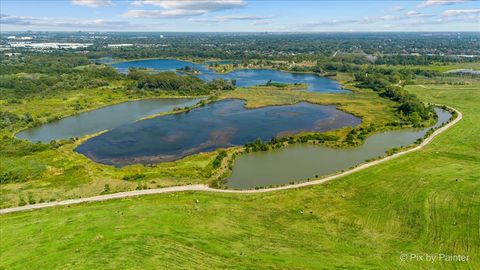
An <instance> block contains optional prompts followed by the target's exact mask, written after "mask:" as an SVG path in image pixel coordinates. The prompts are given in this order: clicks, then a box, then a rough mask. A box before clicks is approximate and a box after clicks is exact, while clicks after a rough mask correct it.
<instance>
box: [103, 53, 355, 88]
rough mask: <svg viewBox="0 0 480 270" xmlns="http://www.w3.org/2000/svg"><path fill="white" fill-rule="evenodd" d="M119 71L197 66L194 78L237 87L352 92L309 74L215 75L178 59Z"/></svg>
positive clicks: (241, 72)
mask: <svg viewBox="0 0 480 270" xmlns="http://www.w3.org/2000/svg"><path fill="white" fill-rule="evenodd" d="M112 66H113V67H115V68H117V69H118V70H119V71H120V72H127V71H128V69H129V68H132V67H133V68H147V69H153V70H156V71H176V70H177V69H179V68H183V67H185V66H190V67H194V68H196V69H197V70H199V71H200V74H198V75H195V76H197V77H199V78H200V79H203V80H213V79H226V80H231V79H235V80H236V83H237V86H239V87H247V86H253V85H265V84H266V83H267V82H268V81H269V80H272V81H274V82H280V83H289V84H291V83H307V84H308V90H309V91H313V92H326V93H328V92H333V93H342V92H350V91H348V90H344V89H342V87H341V86H340V84H339V83H338V82H337V81H335V80H332V79H329V78H326V77H321V76H317V75H315V74H308V73H290V72H284V71H278V70H271V69H242V70H235V71H232V72H229V73H225V74H220V73H216V72H214V71H212V70H210V69H208V68H207V67H206V65H202V64H195V63H191V62H187V61H181V60H175V59H151V60H139V61H130V62H121V63H116V64H112Z"/></svg>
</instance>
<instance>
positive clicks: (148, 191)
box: [0, 108, 463, 214]
mask: <svg viewBox="0 0 480 270" xmlns="http://www.w3.org/2000/svg"><path fill="white" fill-rule="evenodd" d="M452 109H453V108H452ZM453 110H454V111H456V112H457V114H458V116H457V118H455V119H454V120H453V121H451V122H450V123H448V124H446V125H445V126H443V127H441V128H439V129H437V130H435V132H433V133H432V134H431V135H430V136H429V137H428V138H426V139H425V140H423V142H422V143H421V144H419V145H418V146H416V147H414V148H410V149H408V150H405V151H403V152H398V153H395V154H393V155H391V156H387V157H384V158H382V159H378V160H374V161H371V162H368V163H364V164H361V165H359V166H357V167H355V168H353V169H351V170H348V171H345V172H342V173H339V174H335V175H332V176H328V177H324V178H322V179H318V180H314V181H309V182H303V183H299V184H294V185H288V186H281V187H275V188H265V189H255V190H228V189H214V188H211V187H208V186H206V185H188V186H177V187H166V188H157V189H146V190H133V191H126V192H119V193H113V194H105V195H99V196H94V197H88V198H79V199H72V200H65V201H58V202H47V203H38V204H29V205H24V206H18V207H12V208H4V209H0V214H7V213H14V212H20V211H26V210H34V209H40V208H47V207H53V206H62V205H71V204H79V203H87V202H98V201H106V200H112V199H120V198H127V197H135V196H143V195H152V194H161V193H170V192H181V191H207V192H218V193H237V194H241V193H246V194H248V193H265V192H272V191H278V190H285V189H292V188H299V187H306V186H313V185H318V184H322V183H325V182H328V181H331V180H333V179H337V178H340V177H343V176H346V175H349V174H352V173H354V172H358V171H360V170H363V169H366V168H369V167H372V166H375V165H377V164H380V163H383V162H385V161H388V160H391V159H394V158H396V157H399V156H402V155H405V154H407V153H411V152H414V151H417V150H419V149H421V148H422V147H424V146H425V145H427V144H428V143H430V142H431V141H432V140H433V139H434V138H435V137H436V136H438V135H439V134H440V133H442V132H444V131H445V130H447V129H448V128H450V127H451V126H453V125H455V124H456V123H458V122H459V121H460V120H461V119H462V118H463V115H462V113H461V112H459V111H457V110H455V109H453Z"/></svg>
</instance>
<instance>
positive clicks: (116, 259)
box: [0, 79, 480, 269]
mask: <svg viewBox="0 0 480 270" xmlns="http://www.w3.org/2000/svg"><path fill="white" fill-rule="evenodd" d="M468 82H469V84H467V85H460V86H459V85H425V84H422V85H413V86H408V87H407V89H408V90H409V91H411V92H414V93H416V94H417V95H418V96H420V97H421V98H422V99H423V100H424V101H427V102H433V103H438V104H446V105H449V106H452V107H454V108H456V109H458V110H460V111H461V112H462V113H463V116H464V117H463V119H462V121H460V122H459V123H458V124H456V125H455V126H453V127H452V128H451V129H449V130H447V131H446V132H444V133H442V134H441V135H439V136H438V137H437V138H436V139H435V140H434V141H433V142H431V143H430V144H429V145H427V146H426V147H425V148H423V149H422V150H420V151H417V152H415V153H410V154H407V155H405V156H402V157H399V158H397V159H395V160H393V161H390V162H387V163H384V164H380V165H378V166H375V167H373V168H369V169H366V170H364V171H360V172H357V173H355V174H353V175H349V176H346V177H344V178H341V179H339V180H335V181H333V182H329V183H326V184H323V185H319V186H313V187H308V188H301V189H296V190H288V191H279V192H274V193H268V194H248V195H246V194H243V195H234V194H210V193H202V192H184V193H175V194H163V195H154V196H145V197H139V198H129V199H122V200H114V201H105V202H99V203H92V204H85V205H75V206H70V207H59V208H51V209H45V210H39V211H34V212H25V213H16V214H9V215H4V216H1V217H0V218H1V229H0V230H1V235H2V237H1V239H0V244H1V246H2V251H1V252H2V254H1V258H2V260H1V261H0V264H1V267H3V268H6V269H25V268H27V269H40V268H45V266H48V267H49V268H52V269H59V268H71V269H91V268H103V269H118V268H120V267H122V268H133V269H158V268H169V269H174V268H191V269H211V268H229V269H250V268H269V269H280V268H282V269H285V268H287V269H305V268H318V269H324V268H327V269H331V268H334V267H337V268H376V269H478V268H480V257H479V256H478V254H480V231H479V226H480V223H479V222H480V220H479V216H480V207H479V206H480V197H479V194H478V191H479V190H480V183H479V182H478V179H480V155H479V154H478V153H480V143H479V142H478V139H476V138H478V137H480V127H479V126H478V123H479V122H480V112H479V110H478V104H479V102H480V92H479V89H480V81H478V80H473V79H469V80H468ZM247 104H248V102H247ZM12 231H14V232H15V233H14V234H10V233H8V232H12ZM25 250H28V251H29V252H28V253H26V252H24V251H25ZM411 253H415V254H420V255H423V254H434V255H435V254H439V253H443V254H451V255H465V256H469V260H468V262H446V261H443V262H435V263H433V264H432V262H417V261H408V260H407V261H402V260H400V255H401V254H411Z"/></svg>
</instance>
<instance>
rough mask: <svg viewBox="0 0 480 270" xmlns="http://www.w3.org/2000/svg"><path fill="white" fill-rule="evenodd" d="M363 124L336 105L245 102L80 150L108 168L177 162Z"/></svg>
mask: <svg viewBox="0 0 480 270" xmlns="http://www.w3.org/2000/svg"><path fill="white" fill-rule="evenodd" d="M360 122H361V120H360V119H359V118H356V117H354V116H352V115H350V114H347V113H344V112H341V111H339V110H337V109H336V108H335V107H334V106H321V105H315V104H311V103H306V102H302V103H298V104H295V105H285V106H272V107H263V108H258V109H245V108H244V102H243V101H240V100H223V101H219V102H215V103H210V104H207V105H206V106H204V107H201V108H197V109H194V110H192V111H190V112H189V113H180V114H174V115H167V116H161V117H157V118H154V119H148V120H144V121H139V122H135V123H131V124H128V125H123V126H120V127H118V128H116V129H113V130H112V131H110V132H107V133H104V134H102V135H99V136H97V137H94V138H92V139H90V140H88V141H86V142H85V143H83V144H81V145H80V146H79V147H78V148H77V149H76V150H75V151H77V152H79V153H82V154H84V155H86V156H87V157H89V158H91V159H93V160H95V161H97V162H100V163H104V164H111V165H115V166H124V165H127V164H134V163H157V162H163V161H172V160H176V159H179V158H182V157H185V156H187V155H191V154H195V153H199V152H204V151H212V150H214V149H218V148H223V147H230V146H236V145H243V144H245V143H248V142H251V141H253V140H255V139H256V138H260V139H262V140H270V139H271V138H272V137H274V136H278V135H279V134H293V133H298V132H302V131H318V132H321V131H326V130H332V129H338V128H341V127H344V126H355V125H357V124H359V123H360Z"/></svg>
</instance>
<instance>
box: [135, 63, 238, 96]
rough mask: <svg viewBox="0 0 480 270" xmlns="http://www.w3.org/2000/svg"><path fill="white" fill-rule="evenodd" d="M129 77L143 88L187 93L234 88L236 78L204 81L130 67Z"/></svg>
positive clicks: (138, 86) (202, 92)
mask: <svg viewBox="0 0 480 270" xmlns="http://www.w3.org/2000/svg"><path fill="white" fill-rule="evenodd" d="M127 77H128V78H129V79H131V80H134V81H135V82H136V84H137V85H136V86H137V88H138V89H141V90H158V89H161V90H166V91H176V92H180V93H185V94H198V95H201V94H208V93H210V92H211V91H222V90H233V89H235V84H236V82H235V81H234V80H223V79H214V80H211V81H203V80H201V79H200V78H197V77H194V76H182V75H177V74H176V73H175V72H160V73H150V72H148V71H147V70H145V69H130V71H129V73H128V76H127Z"/></svg>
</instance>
